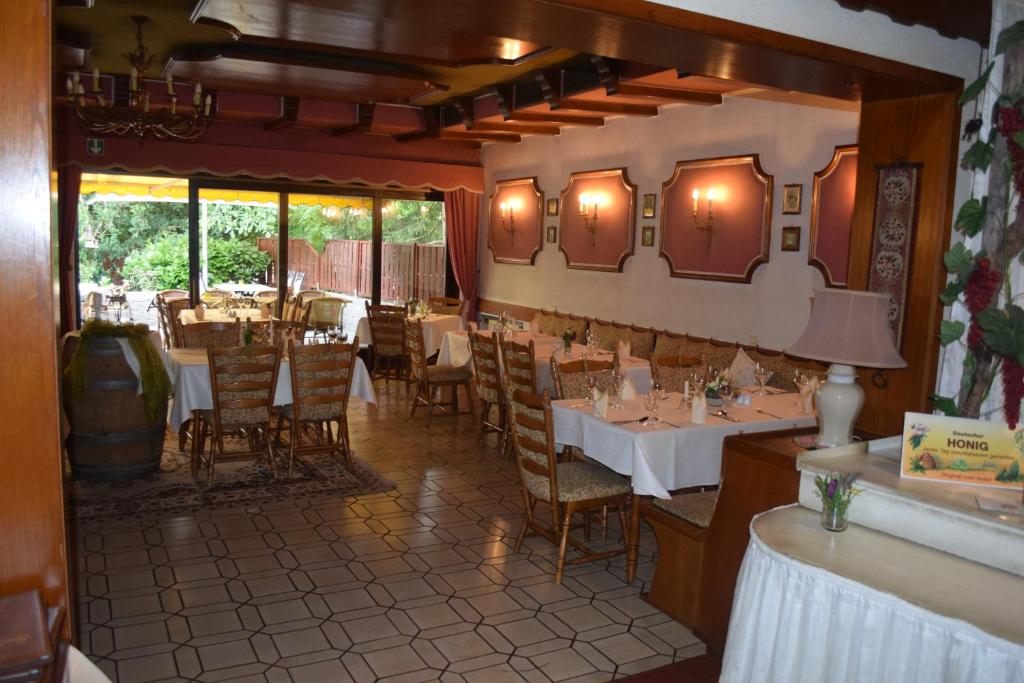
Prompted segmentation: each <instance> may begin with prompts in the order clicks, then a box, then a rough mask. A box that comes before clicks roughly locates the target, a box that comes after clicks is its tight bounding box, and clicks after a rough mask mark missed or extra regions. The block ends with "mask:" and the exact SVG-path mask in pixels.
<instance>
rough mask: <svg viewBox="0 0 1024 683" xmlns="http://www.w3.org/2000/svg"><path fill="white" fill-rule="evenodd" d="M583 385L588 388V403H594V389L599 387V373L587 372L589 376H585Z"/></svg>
mask: <svg viewBox="0 0 1024 683" xmlns="http://www.w3.org/2000/svg"><path fill="white" fill-rule="evenodd" d="M583 386H585V387H586V388H587V404H588V405H593V403H594V389H596V388H597V375H591V374H590V373H587V376H586V377H584V378H583Z"/></svg>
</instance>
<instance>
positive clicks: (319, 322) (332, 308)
mask: <svg viewBox="0 0 1024 683" xmlns="http://www.w3.org/2000/svg"><path fill="white" fill-rule="evenodd" d="M346 303H348V302H347V301H345V300H344V299H339V298H338V297H336V296H321V297H316V298H314V299H310V300H309V324H310V325H312V326H313V327H333V326H335V325H340V324H341V314H342V311H344V310H345V304H346Z"/></svg>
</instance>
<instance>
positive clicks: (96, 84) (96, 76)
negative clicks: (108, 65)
mask: <svg viewBox="0 0 1024 683" xmlns="http://www.w3.org/2000/svg"><path fill="white" fill-rule="evenodd" d="M92 91H93V92H99V91H100V68H99V67H98V66H94V67H93V69H92Z"/></svg>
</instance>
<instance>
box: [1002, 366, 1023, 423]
mask: <svg viewBox="0 0 1024 683" xmlns="http://www.w3.org/2000/svg"><path fill="white" fill-rule="evenodd" d="M1022 397H1024V368H1022V367H1021V366H1020V365H1018V364H1017V361H1016V360H1014V359H1013V358H1004V359H1003V414H1004V415H1005V416H1006V424H1007V425H1008V426H1009V427H1010V429H1016V428H1017V423H1018V422H1019V421H1020V401H1021V398H1022Z"/></svg>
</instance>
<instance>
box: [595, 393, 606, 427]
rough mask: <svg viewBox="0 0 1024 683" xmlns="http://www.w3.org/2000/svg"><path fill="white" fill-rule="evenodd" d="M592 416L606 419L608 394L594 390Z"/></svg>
mask: <svg viewBox="0 0 1024 683" xmlns="http://www.w3.org/2000/svg"><path fill="white" fill-rule="evenodd" d="M594 416H595V417H599V418H601V419H602V420H607V419H608V392H607V391H598V390H597V389H594Z"/></svg>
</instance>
